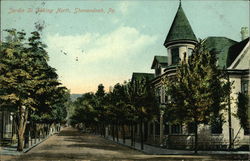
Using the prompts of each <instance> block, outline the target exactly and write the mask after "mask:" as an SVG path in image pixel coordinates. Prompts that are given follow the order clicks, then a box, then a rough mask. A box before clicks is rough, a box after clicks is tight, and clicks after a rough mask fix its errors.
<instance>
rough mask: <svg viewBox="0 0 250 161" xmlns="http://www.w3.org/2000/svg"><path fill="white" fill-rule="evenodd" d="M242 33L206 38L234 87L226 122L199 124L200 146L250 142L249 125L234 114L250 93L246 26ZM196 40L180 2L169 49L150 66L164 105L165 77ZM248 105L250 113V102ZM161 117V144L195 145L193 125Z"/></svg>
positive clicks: (176, 146)
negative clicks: (234, 36)
mask: <svg viewBox="0 0 250 161" xmlns="http://www.w3.org/2000/svg"><path fill="white" fill-rule="evenodd" d="M241 34H242V41H240V42H237V41H235V40H232V39H230V38H227V37H207V38H206V39H205V40H204V42H203V43H204V45H205V46H206V47H207V49H208V50H210V51H213V52H215V53H216V54H217V59H218V61H217V65H218V68H219V69H221V70H225V71H226V72H227V73H228V81H230V82H232V83H233V87H232V92H231V94H230V97H231V98H232V99H231V100H230V102H229V104H228V107H227V108H228V110H224V111H223V115H224V117H225V118H226V119H225V121H226V122H225V123H222V122H220V121H219V122H218V123H217V124H214V125H211V124H210V125H201V126H199V128H198V133H199V134H198V135H199V140H198V142H199V145H200V147H199V148H200V149H218V148H220V149H221V148H225V149H226V148H228V147H229V146H232V147H234V148H238V147H241V146H243V145H249V144H250V132H249V130H250V129H249V128H248V129H243V128H242V127H241V125H240V122H239V118H237V117H236V115H235V114H236V113H237V109H238V105H237V99H238V94H239V92H241V93H245V94H246V95H247V96H248V97H249V96H250V92H249V79H250V75H249V69H250V50H249V48H250V47H249V36H248V30H247V28H245V27H243V28H242V30H241ZM196 43H197V37H196V35H195V33H194V32H193V30H192V27H191V25H190V23H189V21H188V19H187V17H186V15H185V13H184V10H183V8H182V5H181V2H180V4H179V7H178V10H177V13H176V15H175V18H174V20H173V22H172V25H171V27H170V30H169V32H168V34H167V37H166V39H165V42H164V46H165V48H166V49H167V53H166V54H164V56H155V57H154V59H153V63H152V67H151V69H154V70H155V78H154V79H152V80H151V84H152V85H153V86H154V88H155V91H156V94H157V95H158V96H159V97H160V98H159V99H160V103H161V105H162V106H164V103H165V102H166V101H167V99H168V96H167V95H166V94H165V88H166V87H165V86H164V84H163V83H162V78H163V77H171V76H174V75H175V73H176V66H177V65H178V64H179V62H180V61H184V55H185V54H187V59H188V56H190V55H191V54H192V52H193V49H194V47H195V45H196ZM249 105H250V104H249ZM248 107H249V108H248V111H249V112H248V116H249V114H250V106H248ZM166 108H167V107H166ZM166 117H167V116H166ZM249 118H250V117H249ZM159 120H160V125H159V140H158V144H159V145H165V146H167V147H169V148H181V149H184V148H185V149H192V148H193V146H194V134H193V131H192V129H191V128H189V127H188V126H186V125H180V124H171V123H169V122H167V121H165V120H164V118H163V113H162V112H161V114H160V118H159ZM248 124H249V122H248ZM249 126H250V125H249ZM249 126H248V127H249Z"/></svg>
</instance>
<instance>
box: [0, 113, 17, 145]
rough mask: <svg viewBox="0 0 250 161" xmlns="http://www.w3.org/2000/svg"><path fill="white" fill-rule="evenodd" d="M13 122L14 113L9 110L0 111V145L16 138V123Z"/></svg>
mask: <svg viewBox="0 0 250 161" xmlns="http://www.w3.org/2000/svg"><path fill="white" fill-rule="evenodd" d="M14 122H15V121H14V115H13V113H12V112H11V111H8V110H1V111H0V143H1V144H0V145H2V144H8V143H10V142H12V141H15V140H16V139H15V137H16V124H15V123H14Z"/></svg>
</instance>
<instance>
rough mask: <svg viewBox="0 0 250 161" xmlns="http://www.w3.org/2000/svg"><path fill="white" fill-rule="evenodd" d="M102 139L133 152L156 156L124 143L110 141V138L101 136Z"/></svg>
mask: <svg viewBox="0 0 250 161" xmlns="http://www.w3.org/2000/svg"><path fill="white" fill-rule="evenodd" d="M99 136H100V135H99ZM100 137H101V138H104V139H105V140H108V141H110V142H112V143H115V144H118V145H122V146H125V147H128V148H130V149H133V150H136V151H139V152H142V153H144V154H147V155H154V154H151V153H148V152H145V151H143V150H141V149H137V148H135V147H133V146H130V145H126V144H123V143H120V142H116V141H114V140H110V139H108V138H106V137H102V136H100Z"/></svg>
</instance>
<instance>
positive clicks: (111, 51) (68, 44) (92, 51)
mask: <svg viewBox="0 0 250 161" xmlns="http://www.w3.org/2000/svg"><path fill="white" fill-rule="evenodd" d="M155 41H156V36H150V35H145V34H142V33H140V32H139V31H138V30H137V29H135V28H132V27H124V26H122V27H119V28H117V29H116V30H114V31H112V32H110V33H107V34H103V35H101V34H99V33H86V34H82V35H60V34H58V33H57V34H52V35H51V34H50V35H47V38H46V43H47V44H48V51H49V53H51V54H56V53H57V55H60V57H62V56H63V57H64V58H65V57H67V61H72V60H74V59H75V58H76V57H78V59H79V61H80V60H81V63H82V64H84V63H91V62H95V61H101V60H104V59H110V58H112V59H119V58H121V57H123V56H128V55H132V54H136V53H138V52H140V51H141V50H143V49H145V48H147V46H148V45H149V44H152V43H154V42H155ZM61 50H62V51H63V52H66V53H67V55H65V56H64V55H63V54H62V53H61V54H59V53H60V51H61ZM51 57H53V55H52V56H51Z"/></svg>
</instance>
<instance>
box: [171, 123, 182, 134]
mask: <svg viewBox="0 0 250 161" xmlns="http://www.w3.org/2000/svg"><path fill="white" fill-rule="evenodd" d="M171 133H172V134H181V125H180V124H176V125H171Z"/></svg>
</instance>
